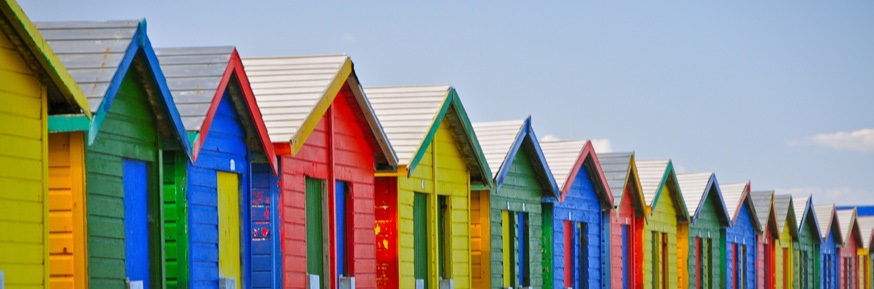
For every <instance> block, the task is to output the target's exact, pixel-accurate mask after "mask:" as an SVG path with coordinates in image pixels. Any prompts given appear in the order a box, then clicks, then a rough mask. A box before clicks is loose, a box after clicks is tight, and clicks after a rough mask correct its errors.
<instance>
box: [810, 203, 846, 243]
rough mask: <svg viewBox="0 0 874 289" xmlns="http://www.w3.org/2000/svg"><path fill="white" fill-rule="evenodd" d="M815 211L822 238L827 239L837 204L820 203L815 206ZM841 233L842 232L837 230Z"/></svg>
mask: <svg viewBox="0 0 874 289" xmlns="http://www.w3.org/2000/svg"><path fill="white" fill-rule="evenodd" d="M813 212H814V213H816V220H817V222H818V223H819V232H820V233H821V234H822V238H823V239H825V238H826V237H828V233H829V231H831V229H832V228H831V223H832V217H834V215H835V205H834V204H831V205H818V206H813ZM837 233H838V234H840V232H837Z"/></svg>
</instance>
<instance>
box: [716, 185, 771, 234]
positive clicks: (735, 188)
mask: <svg viewBox="0 0 874 289" xmlns="http://www.w3.org/2000/svg"><path fill="white" fill-rule="evenodd" d="M719 191H720V192H722V199H723V200H724V201H725V208H726V209H728V213H729V214H730V216H731V221H732V223H734V222H735V221H736V220H737V216H738V215H739V214H740V208H741V206H742V205H743V203H742V201H743V202H749V205H748V207H750V209H751V211H752V213H753V215H754V216H750V217H751V218H753V221H754V223H756V230H761V225H762V224H761V223H759V219H758V216H757V215H758V214H757V212H756V210H755V208H754V205H753V203H752V199H750V195H749V193H750V183H749V182H746V183H733V184H719Z"/></svg>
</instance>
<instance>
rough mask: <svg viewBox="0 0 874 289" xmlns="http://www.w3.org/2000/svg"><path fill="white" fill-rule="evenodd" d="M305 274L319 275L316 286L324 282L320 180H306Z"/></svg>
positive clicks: (320, 286)
mask: <svg viewBox="0 0 874 289" xmlns="http://www.w3.org/2000/svg"><path fill="white" fill-rule="evenodd" d="M306 185H307V191H306V212H307V215H306V227H307V274H312V275H318V276H319V286H318V288H323V287H322V284H324V282H325V275H324V272H323V270H324V264H323V263H322V257H323V256H324V248H323V246H322V181H321V180H317V179H310V178H307V180H306Z"/></svg>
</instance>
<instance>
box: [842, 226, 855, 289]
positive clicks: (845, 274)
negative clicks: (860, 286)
mask: <svg viewBox="0 0 874 289" xmlns="http://www.w3.org/2000/svg"><path fill="white" fill-rule="evenodd" d="M854 235H855V233H851V234H849V235H848V236H850V238H849V240H847V241H846V242H845V243H844V246H843V247H841V252H840V260H841V261H840V262H841V268H840V276H839V278H840V287H841V288H850V286H851V284H855V282H854V281H853V280H854V279H855V278H854V276H856V274H854V273H855V272H857V270H856V265H857V264H858V256H857V251H858V246H857V243H856V236H854Z"/></svg>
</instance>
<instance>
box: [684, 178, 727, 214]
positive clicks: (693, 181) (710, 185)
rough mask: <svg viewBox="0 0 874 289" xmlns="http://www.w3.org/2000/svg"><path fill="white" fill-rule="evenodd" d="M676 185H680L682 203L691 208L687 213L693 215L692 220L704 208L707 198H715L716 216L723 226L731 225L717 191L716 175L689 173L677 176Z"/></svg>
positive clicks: (719, 193) (719, 192)
mask: <svg viewBox="0 0 874 289" xmlns="http://www.w3.org/2000/svg"><path fill="white" fill-rule="evenodd" d="M677 183H678V184H679V185H680V191H682V192H683V201H684V202H685V204H686V208H687V209H689V208H693V209H692V211H690V212H689V214H690V215H692V214H693V212H694V215H693V216H692V217H693V220H695V219H697V218H698V215H699V214H700V213H701V209H703V208H704V204H705V201H706V200H707V197H713V198H716V206H717V207H716V214H717V216H719V218H720V220H721V221H722V225H723V226H730V225H731V215H729V213H728V210H727V209H726V207H725V201H723V199H722V192H721V191H720V189H719V182H718V181H717V180H716V175H714V174H713V173H690V174H678V175H677Z"/></svg>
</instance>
